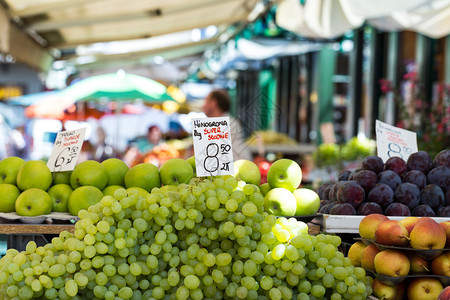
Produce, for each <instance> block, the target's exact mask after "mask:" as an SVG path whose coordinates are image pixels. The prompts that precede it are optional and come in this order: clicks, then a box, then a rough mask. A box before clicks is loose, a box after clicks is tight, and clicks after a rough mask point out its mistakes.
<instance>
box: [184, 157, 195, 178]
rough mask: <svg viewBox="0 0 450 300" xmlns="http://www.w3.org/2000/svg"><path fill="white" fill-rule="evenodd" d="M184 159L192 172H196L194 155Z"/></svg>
mask: <svg viewBox="0 0 450 300" xmlns="http://www.w3.org/2000/svg"><path fill="white" fill-rule="evenodd" d="M186 161H187V162H188V163H189V164H190V165H191V167H192V170H194V174H197V173H196V172H197V167H196V166H195V156H191V157H189V158H188V159H186Z"/></svg>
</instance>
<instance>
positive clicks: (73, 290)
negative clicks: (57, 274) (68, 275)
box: [64, 279, 78, 297]
mask: <svg viewBox="0 0 450 300" xmlns="http://www.w3.org/2000/svg"><path fill="white" fill-rule="evenodd" d="M64 290H65V292H66V293H67V295H68V296H70V297H74V296H76V295H77V293H78V285H77V283H76V282H75V280H73V279H69V280H68V281H67V282H66V285H65V287H64Z"/></svg>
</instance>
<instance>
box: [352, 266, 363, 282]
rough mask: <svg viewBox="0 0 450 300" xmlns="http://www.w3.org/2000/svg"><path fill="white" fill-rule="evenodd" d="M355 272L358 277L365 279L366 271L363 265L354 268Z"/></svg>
mask: <svg viewBox="0 0 450 300" xmlns="http://www.w3.org/2000/svg"><path fill="white" fill-rule="evenodd" d="M353 274H354V275H355V277H356V279H359V280H360V279H363V278H364V277H365V276H366V271H365V270H364V269H363V268H361V267H356V268H354V269H353Z"/></svg>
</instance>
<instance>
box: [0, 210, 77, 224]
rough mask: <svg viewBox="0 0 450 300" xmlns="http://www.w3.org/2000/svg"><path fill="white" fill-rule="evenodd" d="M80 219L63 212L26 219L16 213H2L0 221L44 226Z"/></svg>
mask: <svg viewBox="0 0 450 300" xmlns="http://www.w3.org/2000/svg"><path fill="white" fill-rule="evenodd" d="M79 219H80V218H79V217H77V216H72V215H71V214H70V213H63V212H52V213H50V214H48V215H42V216H36V217H24V216H19V215H18V214H17V213H15V212H10V213H1V212H0V221H3V222H8V221H20V222H22V223H26V224H42V223H50V224H51V223H53V221H68V222H76V221H78V220H79Z"/></svg>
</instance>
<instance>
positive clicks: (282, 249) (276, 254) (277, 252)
mask: <svg viewBox="0 0 450 300" xmlns="http://www.w3.org/2000/svg"><path fill="white" fill-rule="evenodd" d="M285 253H286V246H285V245H284V244H279V245H276V246H275V248H273V250H272V258H273V259H274V260H280V259H282V258H283V257H284V255H285Z"/></svg>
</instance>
